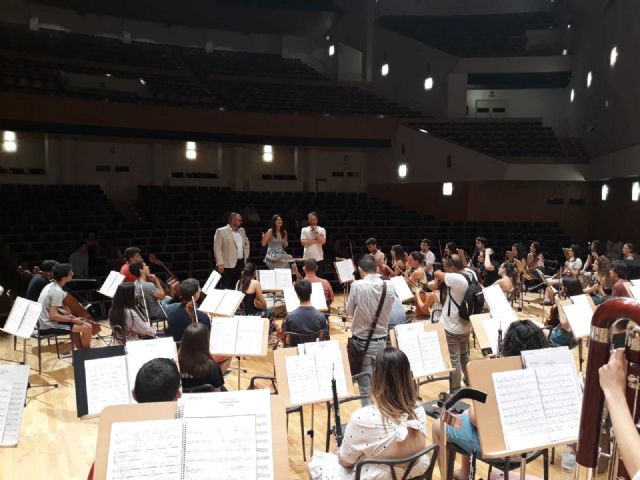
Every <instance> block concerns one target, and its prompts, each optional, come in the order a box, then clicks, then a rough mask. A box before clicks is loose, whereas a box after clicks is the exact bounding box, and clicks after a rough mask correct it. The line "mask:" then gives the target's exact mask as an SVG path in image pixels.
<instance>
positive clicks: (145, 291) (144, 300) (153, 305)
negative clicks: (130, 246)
mask: <svg viewBox="0 0 640 480" xmlns="http://www.w3.org/2000/svg"><path fill="white" fill-rule="evenodd" d="M129 271H130V272H131V274H132V275H133V276H134V277H136V281H135V282H133V285H134V286H135V290H136V298H137V299H138V305H139V306H140V307H142V310H143V312H144V313H145V315H148V319H149V320H166V318H167V315H166V314H165V311H164V310H163V307H162V305H161V304H160V300H162V299H164V289H163V288H162V284H161V283H160V280H158V277H156V276H155V275H153V274H152V273H151V272H150V271H149V266H148V265H147V264H146V263H145V262H133V263H132V264H131V265H130V266H129Z"/></svg>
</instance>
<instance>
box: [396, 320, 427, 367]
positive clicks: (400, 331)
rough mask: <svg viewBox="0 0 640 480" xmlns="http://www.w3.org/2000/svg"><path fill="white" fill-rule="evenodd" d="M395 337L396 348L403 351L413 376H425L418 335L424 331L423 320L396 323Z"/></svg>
mask: <svg viewBox="0 0 640 480" xmlns="http://www.w3.org/2000/svg"><path fill="white" fill-rule="evenodd" d="M395 330H396V338H397V340H398V348H399V349H400V350H402V351H403V352H404V354H405V355H406V356H407V358H408V359H409V364H410V365H411V373H413V377H414V378H419V377H424V376H426V374H427V373H426V369H425V367H424V362H423V360H422V352H421V348H420V341H419V340H418V335H419V334H420V332H424V322H416V323H405V324H403V325H396V326H395Z"/></svg>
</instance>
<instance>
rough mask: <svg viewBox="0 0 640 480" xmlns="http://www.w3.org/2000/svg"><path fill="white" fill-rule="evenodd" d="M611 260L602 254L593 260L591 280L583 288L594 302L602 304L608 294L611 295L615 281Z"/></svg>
mask: <svg viewBox="0 0 640 480" xmlns="http://www.w3.org/2000/svg"><path fill="white" fill-rule="evenodd" d="M610 270H611V262H610V261H609V259H608V258H607V257H605V256H604V255H600V256H599V257H598V258H596V259H595V260H594V262H593V276H592V277H591V282H590V283H589V285H588V286H587V287H586V288H585V289H584V290H583V292H584V293H586V294H588V295H591V298H592V299H593V303H595V304H596V305H600V304H601V303H602V302H604V300H605V297H606V296H607V295H611V289H612V288H613V282H612V281H611V272H610Z"/></svg>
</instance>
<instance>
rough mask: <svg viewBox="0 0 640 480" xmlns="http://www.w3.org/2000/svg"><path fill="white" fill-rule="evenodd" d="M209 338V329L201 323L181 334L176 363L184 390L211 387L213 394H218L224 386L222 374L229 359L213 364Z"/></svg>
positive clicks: (227, 365) (189, 327) (229, 361)
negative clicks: (204, 386)
mask: <svg viewBox="0 0 640 480" xmlns="http://www.w3.org/2000/svg"><path fill="white" fill-rule="evenodd" d="M209 336H210V335H209V329H208V328H207V327H206V325H204V324H202V323H192V324H191V325H189V326H188V327H187V328H186V329H185V330H184V333H183V334H182V343H181V344H180V350H179V351H178V363H179V364H180V375H181V376H182V386H183V387H184V388H196V387H201V386H202V385H211V386H212V387H213V391H214V392H219V391H220V389H221V388H222V387H223V386H224V377H223V375H222V372H223V371H226V370H227V368H228V367H229V364H230V363H231V357H228V358H225V359H224V360H223V361H222V362H221V364H220V365H219V364H218V363H217V362H215V361H214V359H213V357H212V355H211V352H210V351H209V341H210V339H209Z"/></svg>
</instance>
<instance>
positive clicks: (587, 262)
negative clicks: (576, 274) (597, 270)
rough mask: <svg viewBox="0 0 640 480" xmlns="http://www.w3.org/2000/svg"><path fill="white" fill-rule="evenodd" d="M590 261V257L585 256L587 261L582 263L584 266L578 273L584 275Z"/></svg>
mask: <svg viewBox="0 0 640 480" xmlns="http://www.w3.org/2000/svg"><path fill="white" fill-rule="evenodd" d="M591 260H592V258H591V255H587V261H586V262H584V266H583V267H582V269H581V270H580V273H584V272H586V271H587V268H589V267H590V266H591Z"/></svg>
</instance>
